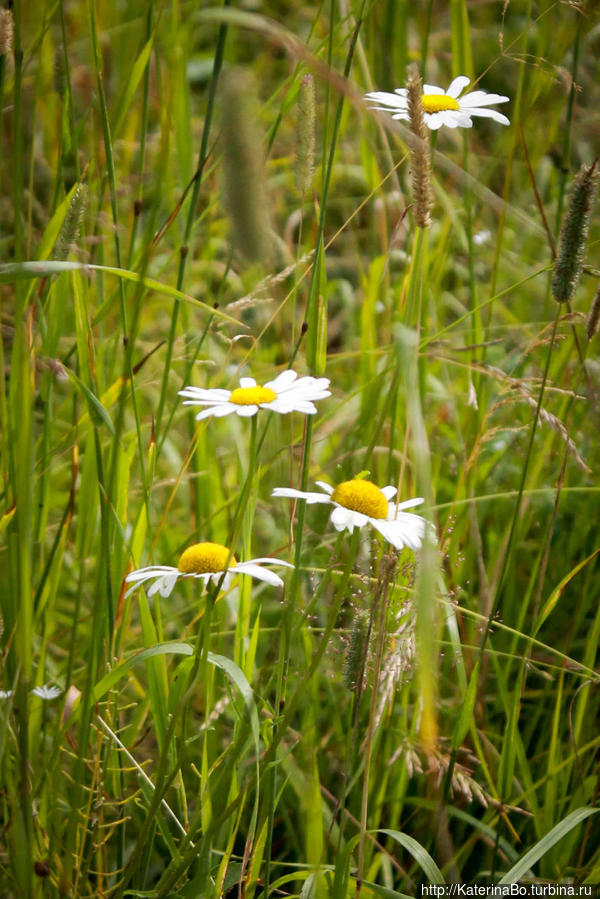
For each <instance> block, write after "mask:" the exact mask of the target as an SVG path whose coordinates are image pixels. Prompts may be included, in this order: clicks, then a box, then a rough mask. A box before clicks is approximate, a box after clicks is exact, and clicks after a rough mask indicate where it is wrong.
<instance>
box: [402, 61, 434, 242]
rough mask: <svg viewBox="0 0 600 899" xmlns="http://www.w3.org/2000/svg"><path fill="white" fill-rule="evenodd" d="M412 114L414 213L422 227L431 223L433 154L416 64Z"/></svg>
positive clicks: (411, 76) (410, 82)
mask: <svg viewBox="0 0 600 899" xmlns="http://www.w3.org/2000/svg"><path fill="white" fill-rule="evenodd" d="M406 88H407V90H408V116H409V122H410V130H411V131H412V133H413V134H414V135H415V137H417V138H418V140H416V141H411V144H410V158H411V165H410V177H411V183H412V195H413V215H414V217H415V223H416V224H417V225H418V227H419V228H429V226H430V225H431V207H432V205H433V199H432V194H431V179H430V170H431V157H430V153H429V136H428V132H427V128H426V127H425V121H424V119H423V100H422V97H423V82H422V81H421V76H420V75H419V72H418V69H417V67H416V66H414V65H411V66H409V67H408V78H407V81H406Z"/></svg>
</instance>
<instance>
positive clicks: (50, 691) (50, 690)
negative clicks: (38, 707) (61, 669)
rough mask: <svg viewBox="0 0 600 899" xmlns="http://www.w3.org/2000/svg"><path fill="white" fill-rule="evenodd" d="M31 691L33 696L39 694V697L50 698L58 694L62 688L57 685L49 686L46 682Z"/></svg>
mask: <svg viewBox="0 0 600 899" xmlns="http://www.w3.org/2000/svg"><path fill="white" fill-rule="evenodd" d="M31 692H32V693H33V695H34V696H39V697H40V699H46V700H50V699H56V698H57V696H60V694H61V693H62V690H61V689H60V688H59V687H51V686H49V685H48V684H44V686H43V687H34V688H33V690H32V691H31Z"/></svg>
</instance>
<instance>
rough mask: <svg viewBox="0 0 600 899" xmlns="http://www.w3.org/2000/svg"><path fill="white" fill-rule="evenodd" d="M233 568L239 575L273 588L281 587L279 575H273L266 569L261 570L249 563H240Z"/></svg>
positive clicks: (273, 573)
mask: <svg viewBox="0 0 600 899" xmlns="http://www.w3.org/2000/svg"><path fill="white" fill-rule="evenodd" d="M235 567H236V571H238V570H239V574H247V575H250V577H253V578H256V579H257V580H259V581H265V583H267V584H271V585H272V586H273V587H283V581H282V580H281V578H280V577H279V575H278V574H275V572H274V571H269V569H268V568H261V567H260V566H259V565H252V564H251V563H250V562H240V564H239V565H236V566H235Z"/></svg>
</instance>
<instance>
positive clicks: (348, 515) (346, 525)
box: [331, 506, 360, 533]
mask: <svg viewBox="0 0 600 899" xmlns="http://www.w3.org/2000/svg"><path fill="white" fill-rule="evenodd" d="M355 516H356V512H353V511H352V510H351V509H345V508H344V507H343V506H336V507H335V509H334V510H333V512H332V513H331V523H332V525H333V526H334V528H335V529H336V531H343V530H344V529H346V530H348V531H350V533H352V531H353V530H354V525H355V524H357V522H355V520H354V519H355ZM358 526H359V527H360V525H358Z"/></svg>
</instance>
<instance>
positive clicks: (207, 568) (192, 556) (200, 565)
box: [177, 543, 237, 574]
mask: <svg viewBox="0 0 600 899" xmlns="http://www.w3.org/2000/svg"><path fill="white" fill-rule="evenodd" d="M227 559H229V567H230V568H233V567H234V565H237V560H236V558H235V556H231V557H230V556H229V550H228V549H227V547H226V546H222V545H221V544H220V543H194V545H193V546H188V548H187V549H186V550H184V551H183V552H182V554H181V558H180V559H179V564H178V566H177V568H178V569H179V571H181V573H182V574H206V573H207V572H213V571H214V572H217V571H224V570H225V565H226V564H227Z"/></svg>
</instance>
